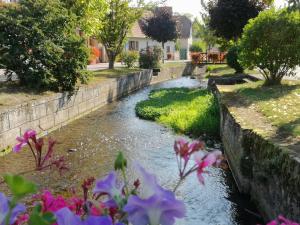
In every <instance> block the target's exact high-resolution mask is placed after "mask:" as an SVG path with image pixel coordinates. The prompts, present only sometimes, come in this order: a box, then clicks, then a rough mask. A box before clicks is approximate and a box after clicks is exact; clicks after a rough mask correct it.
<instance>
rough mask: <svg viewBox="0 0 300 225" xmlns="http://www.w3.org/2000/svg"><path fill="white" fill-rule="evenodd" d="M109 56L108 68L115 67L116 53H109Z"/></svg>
mask: <svg viewBox="0 0 300 225" xmlns="http://www.w3.org/2000/svg"><path fill="white" fill-rule="evenodd" d="M107 56H108V62H109V64H108V68H109V69H114V68H115V59H116V57H115V54H114V53H112V52H110V53H108V54H107Z"/></svg>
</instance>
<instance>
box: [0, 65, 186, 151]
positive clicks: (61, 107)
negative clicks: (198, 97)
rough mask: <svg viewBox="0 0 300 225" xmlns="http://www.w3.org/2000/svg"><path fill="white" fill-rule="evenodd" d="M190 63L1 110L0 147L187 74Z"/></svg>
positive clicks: (142, 72) (57, 126)
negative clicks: (156, 84) (71, 94)
mask: <svg viewBox="0 0 300 225" xmlns="http://www.w3.org/2000/svg"><path fill="white" fill-rule="evenodd" d="M189 66H190V65H189V64H187V65H186V66H182V67H171V68H163V69H162V70H161V72H160V73H159V74H158V76H152V70H143V71H141V72H138V73H134V74H130V75H127V76H122V77H120V78H117V79H110V80H107V81H105V82H102V83H99V84H97V85H89V86H85V87H81V88H80V89H79V90H78V91H77V92H76V93H75V94H74V95H73V96H72V97H70V98H69V97H68V94H67V93H57V94H53V95H52V96H50V97H46V98H43V99H40V100H35V101H31V102H27V103H25V104H21V105H16V106H13V107H9V108H7V110H5V111H2V112H0V150H1V149H3V148H6V147H7V146H9V145H13V144H15V139H16V137H17V136H20V135H21V134H22V133H24V131H25V130H27V129H29V128H31V129H35V130H36V131H37V132H39V133H41V132H42V131H43V130H47V131H49V130H54V129H56V128H59V127H61V126H64V125H66V124H67V123H69V122H70V121H72V120H74V119H77V118H79V117H81V116H83V115H85V114H87V113H89V112H91V111H93V110H96V109H98V108H100V107H101V106H103V105H105V104H107V103H109V102H112V101H114V100H116V99H118V98H120V97H122V96H125V95H128V94H129V93H130V92H133V91H136V90H138V89H140V88H142V87H145V86H147V85H149V84H154V83H158V82H162V81H166V80H169V79H173V78H177V77H180V76H182V75H188V74H186V70H187V68H188V67H189Z"/></svg>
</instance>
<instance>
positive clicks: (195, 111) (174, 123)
mask: <svg viewBox="0 0 300 225" xmlns="http://www.w3.org/2000/svg"><path fill="white" fill-rule="evenodd" d="M136 113H137V115H138V116H139V117H140V118H143V119H148V120H155V121H158V122H159V123H162V124H164V125H166V126H169V127H171V128H173V129H174V130H175V132H178V133H184V134H189V135H192V136H199V135H201V134H204V133H205V134H208V135H211V136H218V135H219V108H218V104H217V101H216V99H215V97H214V96H213V94H212V93H211V92H209V91H207V90H203V89H188V88H171V89H161V90H157V91H153V92H151V93H150V95H149V99H148V100H146V101H142V102H139V103H138V104H137V105H136Z"/></svg>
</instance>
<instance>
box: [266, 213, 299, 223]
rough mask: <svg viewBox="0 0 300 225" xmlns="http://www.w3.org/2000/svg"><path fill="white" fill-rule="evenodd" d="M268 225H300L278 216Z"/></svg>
mask: <svg viewBox="0 0 300 225" xmlns="http://www.w3.org/2000/svg"><path fill="white" fill-rule="evenodd" d="M267 225H300V224H299V223H296V222H293V221H291V220H288V219H286V218H285V217H283V216H281V215H280V216H278V218H277V219H276V220H273V221H271V222H269V223H268V224H267Z"/></svg>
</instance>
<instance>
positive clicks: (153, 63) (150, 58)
mask: <svg viewBox="0 0 300 225" xmlns="http://www.w3.org/2000/svg"><path fill="white" fill-rule="evenodd" d="M162 57H163V51H162V49H161V48H159V47H157V46H154V47H153V48H147V49H145V50H142V51H140V58H139V64H140V68H143V69H153V68H159V67H160V65H159V62H160V60H161V59H162Z"/></svg>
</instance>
